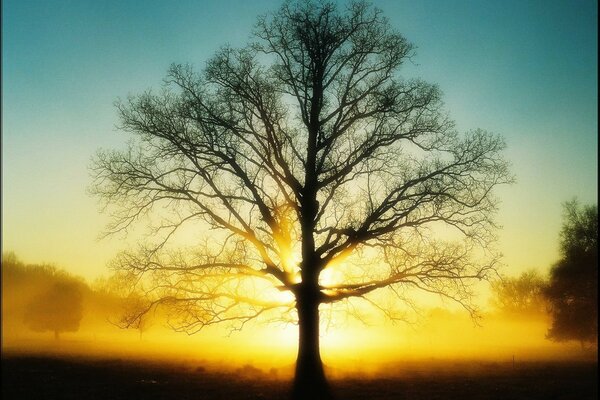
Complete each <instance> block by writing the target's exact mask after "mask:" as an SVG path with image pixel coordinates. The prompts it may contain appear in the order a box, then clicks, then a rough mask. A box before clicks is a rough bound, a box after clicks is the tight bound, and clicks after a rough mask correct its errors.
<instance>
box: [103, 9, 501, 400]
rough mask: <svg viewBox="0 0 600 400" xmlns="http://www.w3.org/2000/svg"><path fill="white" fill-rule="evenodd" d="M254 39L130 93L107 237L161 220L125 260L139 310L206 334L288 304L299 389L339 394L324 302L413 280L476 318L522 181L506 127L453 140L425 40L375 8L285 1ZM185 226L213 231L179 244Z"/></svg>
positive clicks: (106, 168)
mask: <svg viewBox="0 0 600 400" xmlns="http://www.w3.org/2000/svg"><path fill="white" fill-rule="evenodd" d="M254 37H255V40H254V41H253V42H252V43H250V44H249V45H248V46H247V47H245V48H242V49H233V48H230V47H224V48H222V49H221V50H220V51H219V52H217V54H216V55H215V56H214V57H213V58H212V59H211V60H210V61H209V62H208V64H207V66H206V68H205V69H204V70H203V71H202V72H201V73H195V72H194V71H193V70H192V68H191V67H190V66H186V65H173V66H172V67H171V68H170V71H169V73H168V76H167V78H166V79H165V86H164V88H163V90H162V91H161V92H160V93H153V92H150V91H148V92H146V93H144V94H141V95H138V96H133V97H130V98H128V99H127V100H126V101H121V102H118V103H117V107H118V110H119V112H120V117H121V121H122V126H121V128H122V130H124V131H126V132H129V133H131V134H132V135H133V137H134V138H135V140H134V141H132V142H131V145H130V147H129V148H128V149H127V150H124V151H101V152H99V153H98V155H97V157H96V159H95V162H94V164H93V172H94V176H95V184H94V185H93V189H92V190H93V192H94V193H95V194H97V195H98V196H99V197H100V198H101V199H103V200H105V201H106V203H107V205H112V206H111V209H112V212H113V217H114V219H113V223H112V225H111V226H110V227H109V232H112V233H114V232H122V231H127V230H128V229H129V228H130V227H131V226H132V224H134V223H135V222H136V221H138V220H140V219H142V218H148V219H150V220H152V221H154V222H155V224H154V225H153V229H152V230H151V236H150V237H151V238H152V239H151V240H150V243H145V244H144V245H143V246H140V250H139V251H137V252H125V253H123V254H121V255H120V257H119V258H118V259H117V260H116V261H115V266H116V268H117V269H118V270H119V271H121V273H125V274H128V275H129V277H130V279H131V281H132V282H135V284H136V285H137V286H138V288H143V290H144V291H145V292H146V294H147V298H148V306H147V307H146V308H145V311H148V310H151V309H152V308H154V307H157V306H160V305H167V304H168V306H169V307H170V310H171V322H170V323H171V324H172V326H173V327H174V328H175V329H177V330H181V331H185V332H188V333H194V332H196V331H198V330H199V329H201V328H202V327H204V326H206V325H209V324H214V323H219V322H224V323H229V324H233V325H232V326H233V327H234V328H240V327H241V326H243V324H244V323H246V322H247V321H249V320H252V319H255V318H257V317H259V316H265V317H266V318H269V317H267V316H268V315H270V316H271V317H273V316H279V315H282V312H285V311H290V310H291V311H292V315H293V316H294V317H295V318H296V320H297V322H298V325H299V347H298V358H297V365H296V378H295V383H294V389H293V393H294V397H295V398H311V399H315V398H328V397H329V396H330V394H329V390H328V387H327V382H326V379H325V375H324V372H323V367H322V362H321V357H320V352H319V306H320V305H326V304H329V303H334V302H339V301H342V300H347V299H351V298H356V299H362V300H365V301H367V302H372V303H374V304H375V305H377V304H376V303H375V302H374V300H373V297H371V295H372V293H373V292H376V291H381V290H385V289H387V290H389V291H390V292H391V293H392V294H394V295H395V296H397V298H398V299H399V301H403V300H404V301H410V298H409V297H408V294H407V293H408V292H407V290H408V289H410V288H416V289H420V290H423V291H426V292H430V293H435V294H438V295H441V296H443V297H446V298H449V299H452V300H455V301H457V302H458V303H460V304H461V305H463V306H464V307H465V309H467V310H468V311H469V312H471V313H474V312H475V308H474V307H473V304H472V302H471V299H472V296H473V290H472V289H473V287H472V284H473V282H475V281H477V280H480V279H485V278H486V277H487V276H488V275H489V273H490V272H493V271H494V268H495V265H496V263H497V257H496V256H495V255H494V254H493V252H492V251H491V250H490V251H487V250H486V249H488V248H489V246H488V245H489V244H490V243H492V242H493V239H494V231H495V228H496V226H495V224H494V221H493V215H494V212H495V210H496V206H497V203H496V200H495V199H494V197H493V196H492V189H493V188H494V187H495V186H496V185H498V184H503V183H508V182H510V181H511V180H512V177H511V175H510V173H509V171H508V166H507V163H506V162H505V161H504V160H503V158H502V156H501V152H502V150H503V148H504V146H505V145H504V142H503V140H502V139H501V138H500V137H498V136H495V135H492V134H489V133H487V132H484V131H482V130H475V131H472V132H468V133H466V134H459V133H458V132H457V131H456V130H455V128H454V126H453V122H452V121H451V120H450V119H449V118H448V117H447V116H446V115H445V113H444V111H443V110H442V104H441V101H440V92H439V90H438V88H437V87H436V86H434V85H430V84H427V83H425V82H423V81H421V80H418V79H403V78H402V77H401V76H400V75H399V74H398V70H399V68H400V66H401V65H402V64H403V63H404V62H405V61H407V60H409V59H410V58H411V56H412V55H413V46H412V45H411V44H410V43H408V42H407V40H406V39H405V38H404V37H403V36H401V35H400V34H398V33H396V32H395V31H394V30H393V29H392V28H391V27H390V26H389V24H388V22H387V20H386V19H385V18H384V17H383V16H382V15H381V12H380V11H379V10H377V9H374V8H372V7H370V6H368V5H366V4H365V3H352V4H350V5H348V6H347V8H346V9H344V10H341V9H339V8H338V6H337V5H335V4H334V3H322V2H312V1H301V2H299V3H290V2H287V3H285V4H284V5H283V6H282V7H281V8H280V9H279V10H278V11H276V12H274V13H271V14H268V15H266V16H264V17H261V18H259V20H258V22H257V25H256V28H255V31H254ZM115 206H116V207H115ZM181 231H184V232H185V234H186V235H188V236H190V235H191V233H190V232H195V234H196V235H198V236H197V237H203V240H199V241H197V244H196V245H195V246H194V247H193V248H188V249H184V250H181V251H178V252H174V251H167V249H168V248H172V247H174V246H173V245H171V246H170V247H169V243H171V242H179V240H180V239H181V237H182V236H184V235H183V234H181ZM450 231H454V232H455V233H449V232H450ZM440 232H443V234H444V237H446V240H435V238H436V237H438V236H437V235H438V233H440ZM178 235H179V236H178ZM457 235H459V236H457ZM458 237H459V239H458V240H451V239H452V238H454V239H456V238H458ZM333 269H335V271H336V274H337V275H336V276H338V277H339V279H336V280H333V281H330V282H325V281H324V279H323V273H324V271H329V270H333ZM278 292H282V293H283V294H285V293H288V294H290V296H289V301H285V300H286V297H285V296H281V295H280V296H278V295H276V294H274V293H278ZM143 313H144V312H140V313H138V314H137V315H135V316H132V320H131V322H132V323H133V322H134V321H135V320H136V318H141V317H142V315H143Z"/></svg>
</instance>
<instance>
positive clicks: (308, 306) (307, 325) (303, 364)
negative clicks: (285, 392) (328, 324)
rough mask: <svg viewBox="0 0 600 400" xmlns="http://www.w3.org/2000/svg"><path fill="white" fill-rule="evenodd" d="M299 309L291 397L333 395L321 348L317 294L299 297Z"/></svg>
mask: <svg viewBox="0 0 600 400" xmlns="http://www.w3.org/2000/svg"><path fill="white" fill-rule="evenodd" d="M308 297H313V296H308ZM296 309H297V310H298V326H299V335H298V358H297V360H296V375H295V377H294V385H293V389H292V399H293V400H309V399H310V400H325V399H331V398H332V396H331V392H330V389H329V385H328V383H327V379H326V378H325V372H324V370H323V362H322V361H321V354H320V350H319V302H318V301H317V300H316V299H314V297H313V298H308V299H306V298H305V299H301V298H299V299H298V301H297V303H296Z"/></svg>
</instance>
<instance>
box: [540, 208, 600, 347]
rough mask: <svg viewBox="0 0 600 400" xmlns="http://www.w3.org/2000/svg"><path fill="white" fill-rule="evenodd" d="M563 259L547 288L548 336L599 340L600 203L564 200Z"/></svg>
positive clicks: (595, 341) (561, 233)
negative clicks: (548, 306) (599, 236)
mask: <svg viewBox="0 0 600 400" xmlns="http://www.w3.org/2000/svg"><path fill="white" fill-rule="evenodd" d="M563 218H564V220H563V226H562V230H561V232H560V249H561V256H562V258H561V260H560V261H559V262H558V263H557V264H556V265H555V266H554V267H553V268H552V270H551V272H550V284H549V286H548V289H547V290H546V291H545V294H546V297H547V298H548V301H549V302H550V305H551V315H552V327H551V328H550V330H549V331H548V338H550V339H552V340H555V341H568V340H577V341H579V342H581V344H582V346H583V345H584V344H585V343H591V344H595V345H596V346H597V343H598V206H597V205H594V206H592V205H589V206H580V205H579V203H578V202H577V201H576V200H573V201H571V202H568V203H565V205H564V217H563Z"/></svg>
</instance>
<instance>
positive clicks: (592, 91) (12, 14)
mask: <svg viewBox="0 0 600 400" xmlns="http://www.w3.org/2000/svg"><path fill="white" fill-rule="evenodd" d="M338 3H340V4H343V3H344V2H343V1H338ZM280 4H281V2H280V1H268V0H262V1H252V2H248V1H242V0H230V1H177V2H168V1H143V2H142V1H87V0H78V1H50V2H48V1H22V0H4V1H3V2H2V69H3V71H2V143H3V146H2V178H3V180H2V211H3V215H2V230H3V239H2V244H3V250H4V251H6V250H14V251H15V252H16V253H17V255H18V256H20V257H21V258H23V259H24V260H25V261H30V262H41V261H48V262H54V263H56V264H58V265H60V266H62V267H64V268H66V269H67V270H69V271H72V272H75V273H79V274H81V275H83V276H86V277H94V276H98V275H101V274H103V273H105V272H106V269H105V264H106V262H107V261H108V260H109V259H110V258H111V257H112V256H113V255H114V254H115V253H116V251H117V250H118V249H119V248H121V247H122V243H121V242H120V241H119V240H116V239H113V240H103V241H100V242H98V241H97V240H96V238H97V236H98V235H99V233H100V232H101V231H102V228H103V226H104V224H105V223H106V222H107V218H106V216H105V215H102V214H99V213H98V207H97V203H96V200H95V199H93V198H91V197H89V196H88V195H87V194H86V187H87V185H89V183H90V178H89V175H88V170H87V165H88V164H89V161H90V158H91V157H92V156H93V154H94V153H95V151H96V150H97V149H98V148H100V147H104V148H106V147H109V148H110V147H118V146H120V145H122V144H123V143H125V142H126V140H127V137H126V135H124V134H121V133H119V132H118V131H117V130H116V129H115V126H116V125H117V124H118V120H117V117H116V112H115V109H114V106H113V103H114V101H115V100H116V99H117V98H118V97H125V96H127V95H128V94H129V93H139V92H140V91H142V90H145V89H148V88H152V87H153V88H158V87H159V86H160V84H161V80H162V79H163V77H164V75H165V72H166V70H167V68H168V66H169V65H170V64H171V63H173V62H189V63H192V64H194V65H195V66H196V67H197V68H198V69H200V68H202V66H203V65H204V62H205V61H206V60H207V59H208V58H209V57H210V56H211V55H212V54H213V53H214V51H215V50H216V49H218V48H219V47H220V46H222V45H224V44H226V43H229V44H231V45H233V46H239V45H243V44H244V43H245V42H246V41H247V39H248V37H249V34H250V32H251V29H252V25H253V24H254V22H255V20H256V16H257V15H259V14H263V13H265V12H267V11H269V10H275V9H276V8H277V7H278V6H279V5H280ZM373 4H374V5H375V6H377V7H379V8H381V9H382V10H383V12H384V14H385V15H386V16H387V17H388V19H389V21H390V24H391V25H392V26H393V27H394V28H395V29H397V30H398V31H399V32H401V33H402V34H404V35H405V36H406V37H407V38H408V39H409V40H410V41H411V42H413V43H414V44H415V45H416V46H417V54H416V57H415V58H414V59H413V63H412V64H409V65H407V66H406V69H405V70H404V71H403V72H402V73H404V74H405V75H407V76H418V77H421V78H423V79H424V80H426V81H429V82H433V83H437V84H438V85H439V87H440V88H441V89H442V91H443V92H444V100H445V103H446V108H447V109H448V112H449V114H450V115H451V116H452V117H453V118H454V119H455V120H456V122H457V126H458V127H459V128H460V129H462V130H468V129H474V128H478V127H480V128H484V129H487V130H490V131H493V132H497V133H499V134H501V135H503V136H504V137H505V138H506V140H507V143H508V150H507V153H506V154H507V157H508V159H509V160H510V161H511V162H512V164H513V170H514V172H515V174H516V176H517V180H518V182H517V184H515V185H512V186H510V187H505V188H502V189H501V190H500V191H499V192H498V195H499V196H500V198H501V200H502V204H501V210H500V213H499V222H500V223H501V224H502V225H503V226H504V229H503V230H502V231H501V232H500V242H499V245H500V248H501V249H502V251H503V252H504V254H505V260H504V261H505V263H506V265H507V270H506V272H507V273H518V272H519V271H521V270H524V269H527V268H532V267H538V268H540V269H545V268H548V267H549V266H550V265H551V263H552V262H554V261H555V260H556V257H557V255H558V252H557V249H558V243H557V240H558V230H559V229H560V216H561V203H562V202H564V201H566V200H569V199H571V198H572V197H575V196H577V197H578V198H579V199H580V200H581V201H582V202H585V203H596V202H597V170H598V168H597V165H598V153H597V144H598V121H597V120H598V115H597V105H598V92H597V87H598V78H597V75H598V64H597V58H598V43H597V30H598V28H597V15H598V7H597V2H596V1H592V0H579V1H566V0H565V1H458V0H452V1H441V0H439V1H413V2H408V1H397V0H396V1H395V0H379V1H374V2H373Z"/></svg>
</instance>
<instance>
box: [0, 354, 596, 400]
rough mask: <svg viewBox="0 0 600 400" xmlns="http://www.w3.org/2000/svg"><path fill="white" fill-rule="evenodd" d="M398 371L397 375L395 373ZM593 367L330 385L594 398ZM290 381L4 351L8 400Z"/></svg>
mask: <svg viewBox="0 0 600 400" xmlns="http://www.w3.org/2000/svg"><path fill="white" fill-rule="evenodd" d="M396 370H398V371H400V370H401V371H402V372H401V373H397V374H396V373H395V371H396ZM597 372H598V367H597V363H595V362H555V363H552V362H543V363H533V362H529V363H518V364H516V365H514V366H513V365H512V363H506V364H498V363H466V362H456V363H453V362H449V361H445V362H422V363H416V362H412V363H410V364H403V365H402V367H401V368H400V364H398V366H395V365H394V364H390V365H388V366H386V367H385V369H384V370H382V371H381V373H380V374H378V375H376V376H375V377H370V378H368V377H365V376H354V377H352V376H346V377H334V378H333V379H332V380H331V385H332V388H333V392H334V394H335V395H336V398H338V399H340V400H341V399H408V400H417V399H423V400H425V399H427V400H435V399H444V400H452V399H457V400H458V399H460V400H469V399H488V400H492V399H498V400H510V399H523V400H525V399H527V400H537V399H539V400H552V399H556V400H560V399H565V400H566V399H573V400H586V399H597V398H598V378H597ZM289 385H290V380H289V378H284V377H280V376H278V374H277V371H274V370H270V371H262V370H260V369H257V368H255V367H252V366H250V365H246V366H244V367H241V368H237V369H231V370H229V371H227V372H222V371H218V370H215V369H214V368H211V367H209V366H204V365H201V364H195V363H189V362H187V363H184V362H179V363H178V362H167V361H158V360H143V359H135V360H132V359H124V358H111V357H106V358H102V357H99V358H89V357H84V356H57V355H45V356H41V355H32V354H16V353H10V352H9V353H7V352H3V355H2V398H3V399H4V400H6V399H19V400H25V399H48V400H52V399H61V400H69V399H78V400H81V399H86V400H87V399H102V400H112V399H123V400H125V399H127V400H132V399H145V400H148V399H157V400H158V399H162V400H167V399H177V400H185V399H194V400H200V399H207V400H208V399H210V400H213V399H256V400H258V399H261V400H267V399H286V398H287V397H288V396H287V394H288V391H289V389H288V388H289Z"/></svg>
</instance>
